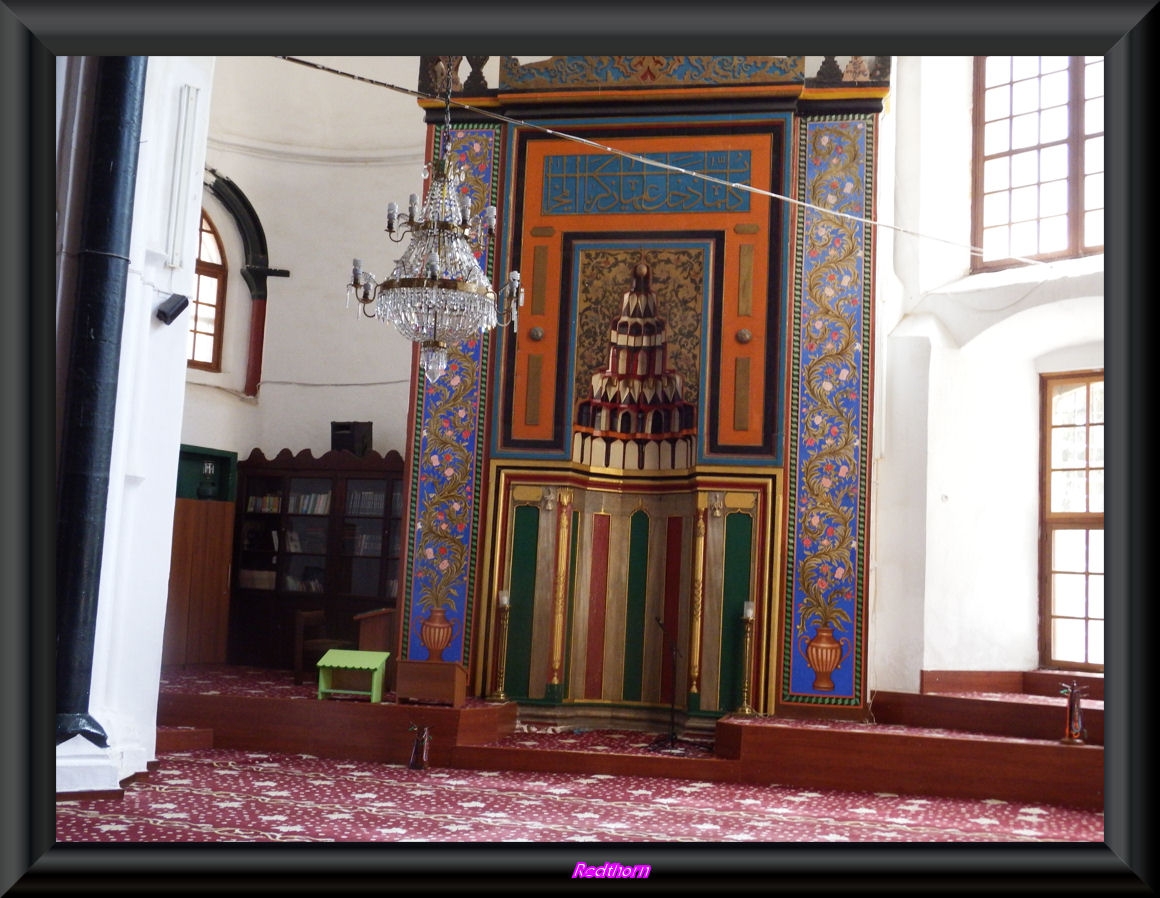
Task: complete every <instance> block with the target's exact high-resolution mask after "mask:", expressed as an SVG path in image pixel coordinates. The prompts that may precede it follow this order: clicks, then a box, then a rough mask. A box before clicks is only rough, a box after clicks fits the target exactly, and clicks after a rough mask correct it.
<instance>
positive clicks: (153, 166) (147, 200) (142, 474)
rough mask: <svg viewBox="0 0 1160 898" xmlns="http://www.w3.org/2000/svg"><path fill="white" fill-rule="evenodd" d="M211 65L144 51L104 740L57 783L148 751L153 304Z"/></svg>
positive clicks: (101, 638)
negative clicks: (184, 114) (189, 112)
mask: <svg viewBox="0 0 1160 898" xmlns="http://www.w3.org/2000/svg"><path fill="white" fill-rule="evenodd" d="M67 66H68V63H67V61H66V62H65V63H64V64H63V65H62V67H61V71H62V73H63V71H64V70H66V69H67ZM212 73H213V58H212V57H174V58H165V57H151V58H150V60H149V64H148V68H147V72H146V85H145V114H144V116H143V119H142V133H141V144H140V158H139V162H138V169H137V183H136V195H135V202H134V212H133V230H132V238H131V248H130V263H129V277H128V287H127V291H126V297H125V311H124V315H125V318H124V327H123V332H122V338H121V341H122V342H121V365H120V370H119V374H118V387H117V405H116V412H115V415H116V417H115V430H114V434H113V447H112V462H111V467H110V476H109V500H108V505H107V509H106V520H105V538H104V552H103V556H102V561H101V577H100V591H99V600H98V607H97V620H96V634H95V645H94V658H95V660H94V665H93V675H92V683H91V691H90V702H89V712H90V714H91V715H92V717H93V718H94V719H95V720H96V721H97V722H98V723H99V724H101V726H102V727H103V728H104V730H105V732H106V733H107V735H108V737H109V738H108V747H107V748H104V749H101V748H97V747H95V746H93V745H92V744H91V743H89V742H88V741H87V740H85V739H84V738H83V737H81V736H74V737H73V738H72V739H70V740H69V741H68V742H65V743H63V744H62V745H60V746H58V747H57V790H58V791H60V792H72V791H86V790H99V789H115V788H117V785H118V783H119V782H120V781H121V780H123V779H125V778H126V777H128V776H130V775H132V774H135V773H142V772H144V771H145V770H146V765H147V763H148V762H149V761H151V760H153V758H154V749H155V744H156V720H157V692H158V683H159V679H160V669H161V642H162V634H163V632H164V625H165V606H166V600H167V597H168V584H169V557H170V547H171V543H172V533H173V507H174V495H175V489H176V481H177V457H178V444H179V439H180V431H181V420H182V413H183V405H184V391H185V317H184V314H183V315H182V317H180V318H178V319H177V321H175V322H174V323H173V324H172V325H170V326H166V325H164V324H162V323H161V322H160V321H159V320H157V318H156V317H155V315H154V313H155V311H156V308H157V306H158V304H159V303H160V302H161V301H162V300H164V299H166V298H167V297H168V296H169V295H170V294H172V293H182V294H185V295H189V294H190V293H191V292H192V288H193V265H194V260H195V258H196V239H197V221H198V215H199V210H200V194H201V178H200V172H201V169H202V164H203V159H204V148H205V140H206V132H207V128H208V122H209V114H208V101H209V94H210V86H211V83H210V82H211V77H212ZM182 85H189V86H190V87H192V88H193V89H195V90H196V91H197V105H196V107H195V110H194V114H193V116H192V125H193V127H192V132H191V133H190V134H189V137H188V140H187V142H186V146H187V149H188V151H189V152H188V156H187V157H185V159H184V164H178V163H176V162H175V159H177V158H178V154H177V152H176V150H177V145H178V140H177V134H178V112H179V92H180V90H181V87H182ZM65 137H66V140H64V141H62V143H67V142H68V140H67V138H68V135H67V134H66V135H65ZM61 164H63V165H68V164H70V160H69V159H67V158H62V160H61ZM179 169H180V170H181V171H184V172H185V173H186V175H188V177H187V178H186V179H185V180H184V182H182V179H181V178H180V177H177V172H178V170H179ZM64 183H68V179H67V178H66V179H65V181H64ZM179 183H184V185H185V186H184V189H183V190H180V191H179V190H178V189H177V188H176V185H177V184H179ZM69 200H70V202H72V201H75V202H79V201H80V197H78V196H76V195H75V194H74V195H72V196H70V197H69ZM174 208H184V209H185V210H186V211H185V214H184V215H183V216H181V218H180V220H179V221H178V222H177V223H176V231H175V233H176V234H177V237H176V242H177V253H176V257H175V256H171V255H170V253H169V250H168V243H169V235H170V214H171V211H172V210H173V209H174ZM174 263H177V264H176V265H175V264H174Z"/></svg>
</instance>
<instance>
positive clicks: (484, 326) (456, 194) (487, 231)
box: [347, 73, 524, 382]
mask: <svg viewBox="0 0 1160 898" xmlns="http://www.w3.org/2000/svg"><path fill="white" fill-rule="evenodd" d="M451 81H452V79H451V73H448V74H447V76H446V104H445V108H444V130H445V132H446V131H448V130H449V129H450V125H451ZM423 177H424V179H427V178H430V181H431V183H430V185H429V186H428V188H427V195H426V197H425V198H424V201H423V208H422V210H421V211H420V209H419V198H418V197H417V196H416V195H415V194H411V197H410V202H409V204H408V209H407V215H406V217H405V218H401V217H400V215H399V207H398V204H397V203H388V205H387V237H388V238H389V239H390V240H391V242H392V243H401V242H402V241H403V240H404V239H406V238H407V237H410V241H411V242H410V244H409V245H408V246H407V249H406V251H405V252H404V253H403V256H402V258H400V259H399V260H398V261H396V263H395V268H394V270H393V271H392V272H391V276H390V277H388V278H387V279H386V280H383V281H381V282H380V281H378V280H376V278H375V276H374V275H373V274H372V273H371V272H369V271H364V270H363V268H362V262H361V261H360V260H358V259H355V260H354V264H353V269H352V272H351V281H350V283H349V284H347V301H348V302H349V301H350V299H351V298H352V297H353V298H354V299H356V300H357V301H358V302H359V304H360V305H361V307H362V311H363V314H365V315H366V316H367V317H368V318H378V319H380V320H385V321H390V322H391V323H392V324H393V325H395V327H396V328H397V329H398V331H399V333H401V334H402V335H403V336H404V337H406V338H407V339H408V340H411V341H413V342H415V343H418V344H419V347H420V353H419V359H420V364H421V365H422V366H423V371H424V372H425V374H426V376H427V379H428V380H429V381H431V382H435V381H436V380H438V379H439V377H440V375H441V374H442V373H443V372H444V371H445V370H446V368H447V348H448V345H449V344H453V343H462V342H463V341H465V340H469V339H471V338H473V337H475V336H478V335H480V334H485V333H487V332H488V331H490V330H491V329H492V328H494V327H496V326H497V325H499V326H507V325H508V324H510V325H512V329H513V330H515V328H516V323H517V322H516V319H517V315H518V309H519V307H520V306H521V305H523V296H524V293H523V288H522V287H521V286H520V273H519V272H518V271H513V272H512V273H511V274H510V275H509V276H508V281H507V283H506V284H505V285H504V286H503V288H502V289H500V290H498V291H497V290H495V289H494V288H493V287H492V285H491V283H490V282H489V281H488V279H487V275H485V274H484V273H483V270H482V269H481V268H480V266H479V261H478V257H477V254H482V253H483V252H485V251H489V250H490V248H491V246H492V243H493V241H494V238H495V224H496V211H495V206H490V205H489V206H487V207H486V208H484V209H483V211H482V212H481V213H479V215H478V216H474V217H473V216H472V214H471V197H470V196H469V195H468V193H467V188H466V186H465V185H464V179H463V172H462V170H461V168H460V166H458V165H457V164H454V163H453V162H452V161H451V160H450V159H447V158H439V157H437V158H435V159H434V160H432V161H431V162H430V163H429V164H428V165H427V166H426V169H425V170H424V172H423Z"/></svg>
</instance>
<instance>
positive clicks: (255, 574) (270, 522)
mask: <svg viewBox="0 0 1160 898" xmlns="http://www.w3.org/2000/svg"><path fill="white" fill-rule="evenodd" d="M282 484H283V481H282V478H280V477H251V478H248V479H247V480H246V486H245V495H244V497H243V499H244V501H243V505H242V508H243V512H242V519H241V521H240V522H239V527H238V531H239V532H238V539H239V542H238V586H240V587H241V588H243V589H269V590H272V589H274V588H276V586H277V570H278V561H279V555H280V553H281V550H282V545H281V529H282V525H281V513H282Z"/></svg>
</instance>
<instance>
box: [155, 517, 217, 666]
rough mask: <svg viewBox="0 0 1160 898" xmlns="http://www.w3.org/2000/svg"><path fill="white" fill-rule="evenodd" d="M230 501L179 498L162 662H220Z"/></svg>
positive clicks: (174, 527) (175, 518)
mask: <svg viewBox="0 0 1160 898" xmlns="http://www.w3.org/2000/svg"><path fill="white" fill-rule="evenodd" d="M233 534H234V503H233V502H213V501H209V500H203V499H178V500H177V507H176V508H175V510H174V515H173V554H172V556H171V561H170V568H169V601H168V605H167V607H166V611H165V636H164V642H163V645H162V655H161V663H162V664H165V665H174V664H224V663H225V662H226V639H227V635H228V632H229V607H230V560H231V558H232V557H233Z"/></svg>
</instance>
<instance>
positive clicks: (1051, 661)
mask: <svg viewBox="0 0 1160 898" xmlns="http://www.w3.org/2000/svg"><path fill="white" fill-rule="evenodd" d="M1103 380H1104V372H1103V371H1102V370H1090V371H1071V372H1061V373H1051V374H1042V375H1041V376H1040V382H1039V383H1040V405H1039V407H1040V489H1039V496H1040V513H1039V665H1040V667H1041V668H1043V669H1046V670H1068V671H1091V672H1097V673H1102V672H1103V670H1104V664H1103V663H1102V662H1101V663H1095V662H1090V661H1083V662H1080V661H1069V660H1056V658H1055V657H1054V651H1053V648H1052V620H1053V617H1054V616H1055V615H1054V608H1053V603H1052V597H1053V596H1052V569H1053V564H1052V562H1053V558H1052V547H1053V542H1054V539H1053V537H1054V535H1055V533H1056V531H1058V530H1080V529H1082V530H1104V512H1103V511H1098V512H1094V511H1085V512H1074V511H1073V512H1056V511H1052V510H1051V471H1052V466H1051V434H1052V427H1053V426H1054V425H1053V422H1052V415H1051V390H1052V388H1053V387H1055V386H1057V385H1060V384H1068V383H1074V384H1087V385H1088V386H1089V387H1090V385H1091V384H1093V383H1095V382H1099V381H1103ZM1089 414H1090V413H1089ZM1088 424H1089V426H1090V424H1091V421H1090V419H1089V421H1088ZM1089 462H1090V459H1089ZM1089 469H1090V467H1089ZM1099 470H1102V466H1101V468H1099ZM1085 573H1087V574H1090V573H1091V571H1090V570H1085ZM1088 610H1089V609H1087V608H1085V620H1087V619H1089V618H1087V617H1086V615H1087V613H1088ZM1085 654H1086V656H1087V657H1090V651H1088V652H1086V653H1085Z"/></svg>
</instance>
